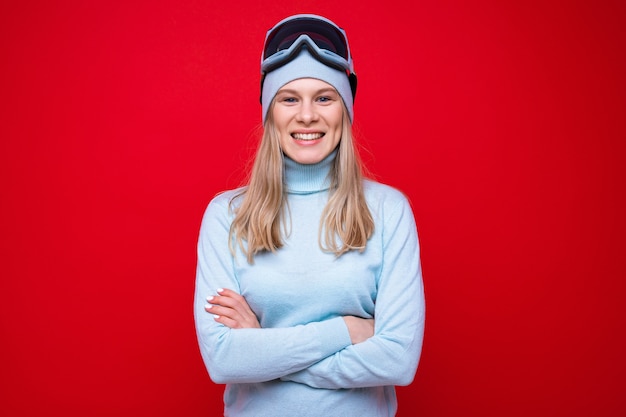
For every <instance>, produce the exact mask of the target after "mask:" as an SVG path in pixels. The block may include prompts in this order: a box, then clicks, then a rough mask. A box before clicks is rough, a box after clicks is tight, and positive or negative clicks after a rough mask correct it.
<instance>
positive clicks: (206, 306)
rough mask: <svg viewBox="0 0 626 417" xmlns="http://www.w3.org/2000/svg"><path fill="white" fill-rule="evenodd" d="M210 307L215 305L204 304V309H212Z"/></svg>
mask: <svg viewBox="0 0 626 417" xmlns="http://www.w3.org/2000/svg"><path fill="white" fill-rule="evenodd" d="M210 308H213V306H212V305H210V304H205V305H204V309H205V310H208V309H210Z"/></svg>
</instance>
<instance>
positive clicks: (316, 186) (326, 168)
mask: <svg viewBox="0 0 626 417" xmlns="http://www.w3.org/2000/svg"><path fill="white" fill-rule="evenodd" d="M336 156H337V150H336V149H335V150H334V151H332V152H331V153H330V155H328V156H327V157H326V158H324V159H323V160H321V161H320V162H318V163H316V164H306V165H305V164H300V163H298V162H296V161H294V160H293V159H290V158H289V157H287V155H285V156H284V160H285V185H286V188H287V192H288V193H290V194H312V193H316V192H320V191H325V190H328V189H329V188H330V178H329V175H328V173H329V172H330V169H331V167H332V165H333V161H334V160H335V157H336Z"/></svg>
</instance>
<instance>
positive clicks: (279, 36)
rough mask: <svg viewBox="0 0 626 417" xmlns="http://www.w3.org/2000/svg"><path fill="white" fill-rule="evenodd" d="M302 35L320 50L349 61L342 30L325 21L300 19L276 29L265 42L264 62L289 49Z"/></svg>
mask: <svg viewBox="0 0 626 417" xmlns="http://www.w3.org/2000/svg"><path fill="white" fill-rule="evenodd" d="M301 35H308V36H309V37H310V38H311V39H312V40H313V42H315V44H316V45H317V46H318V47H319V48H320V49H324V50H327V51H331V52H333V53H335V54H337V55H339V56H340V57H342V58H343V59H345V60H346V61H348V60H349V53H348V45H347V41H346V37H345V35H344V34H343V33H342V32H341V30H340V29H339V28H337V27H335V26H333V25H331V24H330V23H327V22H325V21H323V20H318V19H312V18H298V19H293V20H290V21H288V22H285V23H283V24H281V25H280V26H278V27H277V28H274V29H273V30H272V31H271V32H270V33H269V34H268V36H267V39H266V40H265V48H264V49H263V60H265V59H267V58H269V57H271V56H272V55H274V54H275V53H277V52H279V51H282V50H285V49H288V48H289V47H290V46H291V45H292V44H293V43H294V42H295V41H296V39H298V38H299V37H300V36H301Z"/></svg>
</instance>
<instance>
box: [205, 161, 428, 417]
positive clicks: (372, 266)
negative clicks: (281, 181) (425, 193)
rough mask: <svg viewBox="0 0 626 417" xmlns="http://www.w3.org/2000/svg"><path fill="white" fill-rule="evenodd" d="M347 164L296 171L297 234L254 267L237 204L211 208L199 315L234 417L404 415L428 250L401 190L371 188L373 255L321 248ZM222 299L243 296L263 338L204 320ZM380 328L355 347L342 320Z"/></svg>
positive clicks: (223, 202) (292, 174)
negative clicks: (401, 395) (226, 293)
mask: <svg viewBox="0 0 626 417" xmlns="http://www.w3.org/2000/svg"><path fill="white" fill-rule="evenodd" d="M334 157H335V154H334V153H333V154H331V155H330V156H329V157H328V158H326V159H325V160H324V161H322V162H320V163H318V164H314V165H301V164H298V163H296V162H294V161H292V160H290V159H287V158H286V160H285V167H286V169H285V181H286V185H287V192H288V196H287V199H288V203H289V212H290V216H291V217H290V220H291V221H290V223H289V222H288V224H290V225H291V227H290V234H289V235H288V236H286V237H285V245H284V247H283V248H281V249H279V250H278V251H277V252H276V253H262V254H260V255H257V256H256V257H255V261H254V264H252V265H250V264H248V263H247V261H246V256H245V255H244V254H243V253H241V252H238V253H237V255H236V256H235V257H233V256H232V255H231V253H230V251H229V249H228V232H229V227H230V223H231V221H232V213H231V212H230V211H229V208H228V206H229V202H230V200H231V199H232V198H233V196H234V195H235V194H236V193H237V190H232V191H227V192H225V193H222V194H220V195H218V196H217V197H215V198H214V199H213V200H212V201H211V202H210V204H209V206H208V207H207V210H206V212H205V214H204V217H203V220H202V226H201V229H200V236H199V240H198V265H197V276H196V292H195V302H194V315H195V321H196V330H197V335H198V341H199V346H200V351H201V353H202V358H203V360H204V362H205V364H206V367H207V370H208V372H209V374H210V376H211V379H212V380H213V381H214V382H215V383H218V384H226V389H225V392H224V415H226V416H237V417H239V416H253V417H266V416H267V417H270V416H271V417H281V416H290V417H305V416H314V417H321V416H324V417H329V416H341V417H345V416H358V417H368V416H372V417H373V416H377V417H379V416H393V415H395V413H396V409H397V402H396V395H395V389H394V385H407V384H409V383H410V382H411V381H412V380H413V377H414V375H415V371H416V369H417V364H418V361H419V357H420V352H421V348H422V340H423V334H424V312H425V311H424V292H423V283H422V273H421V267H420V258H419V243H418V237H417V231H416V227H415V221H414V218H413V213H412V211H411V207H410V205H409V203H408V201H407V199H406V198H405V196H404V195H403V194H402V193H400V192H399V191H397V190H395V189H393V188H391V187H389V186H386V185H383V184H380V183H377V182H373V181H365V183H364V188H365V196H366V200H367V203H368V206H369V208H370V211H371V212H372V215H373V217H374V221H375V232H374V234H373V236H372V237H371V238H370V240H369V241H368V244H367V248H366V250H365V251H364V252H363V253H359V252H355V251H352V252H349V253H346V254H344V255H342V256H340V257H339V258H336V257H335V255H333V254H330V253H326V252H323V251H322V250H321V249H320V247H319V244H318V228H319V224H320V216H321V213H322V210H323V208H324V205H325V204H326V202H327V200H328V181H327V174H328V172H329V169H330V166H331V163H332V160H333V158H334ZM218 288H230V289H232V290H235V291H237V292H239V293H240V294H242V295H243V296H244V297H245V298H246V300H247V301H248V303H249V305H250V307H251V308H252V309H253V310H254V312H255V313H256V315H257V317H258V319H259V322H260V324H261V327H262V328H261V329H229V328H228V327H225V326H223V325H221V324H219V323H217V322H215V321H214V319H213V316H212V315H211V314H209V313H207V312H206V311H205V310H204V305H205V304H206V297H207V296H209V295H214V294H216V290H217V289H218ZM347 315H352V316H358V317H364V318H374V319H375V335H374V336H373V337H371V338H370V339H368V340H367V341H365V342H363V343H359V344H356V345H352V344H351V342H350V335H349V334H348V329H347V327H346V325H345V323H344V321H343V319H342V316H347Z"/></svg>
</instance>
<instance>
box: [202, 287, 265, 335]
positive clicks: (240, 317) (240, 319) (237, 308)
mask: <svg viewBox="0 0 626 417" xmlns="http://www.w3.org/2000/svg"><path fill="white" fill-rule="evenodd" d="M217 292H218V295H214V296H209V297H207V302H208V303H209V304H207V305H205V306H204V310H205V311H206V312H207V313H211V314H213V317H214V318H215V321H216V322H218V323H222V324H223V325H224V326H226V327H230V328H231V329H254V328H256V329H260V328H261V325H260V324H259V320H258V319H257V317H256V315H255V314H254V312H253V311H252V309H251V308H250V306H249V305H248V302H247V301H246V299H245V298H244V297H243V296H241V295H240V294H237V293H236V292H235V291H232V290H229V289H221V288H220V289H218V290H217Z"/></svg>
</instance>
